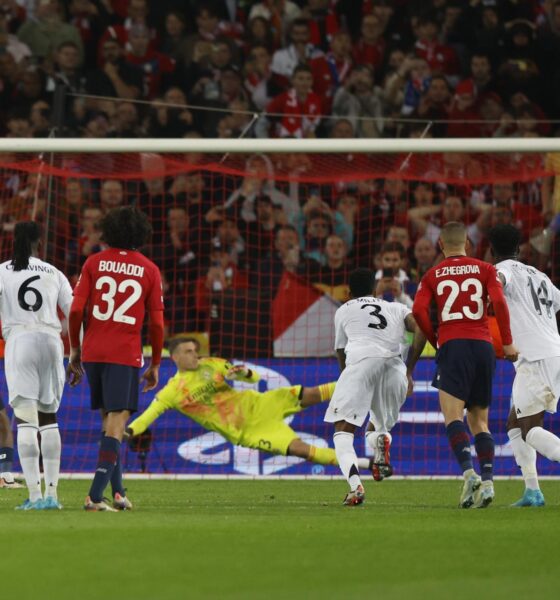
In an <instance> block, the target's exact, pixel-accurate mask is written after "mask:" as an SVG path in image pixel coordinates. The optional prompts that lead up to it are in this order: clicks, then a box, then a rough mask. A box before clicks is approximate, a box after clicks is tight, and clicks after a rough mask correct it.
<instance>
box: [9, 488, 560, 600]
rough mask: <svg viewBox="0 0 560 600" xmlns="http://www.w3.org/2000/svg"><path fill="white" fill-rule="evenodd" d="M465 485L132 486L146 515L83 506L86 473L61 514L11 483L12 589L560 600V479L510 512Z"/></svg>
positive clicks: (14, 594)
mask: <svg viewBox="0 0 560 600" xmlns="http://www.w3.org/2000/svg"><path fill="white" fill-rule="evenodd" d="M459 486H460V483H459V482H458V481H386V482H383V483H377V484H376V483H374V482H369V483H368V485H367V488H366V492H367V494H368V496H367V503H366V504H365V505H364V506H361V507H353V508H349V507H343V506H341V505H340V501H341V499H342V497H343V495H344V493H345V490H346V483H345V482H343V481H325V482H322V481H268V482H267V481H262V482H261V481H233V480H230V481H204V480H203V481H198V480H197V481H132V482H130V486H129V495H130V497H131V499H132V500H133V501H134V503H135V510H134V511H131V512H126V513H118V514H116V513H85V512H84V511H83V510H82V509H81V504H82V502H83V498H84V495H85V491H86V490H87V482H85V481H63V482H61V486H60V498H61V501H62V502H63V503H64V504H65V509H64V510H63V511H60V512H33V511H30V512H26V513H21V512H19V511H17V512H16V511H14V510H13V507H14V506H15V505H16V504H17V503H19V502H20V501H22V500H23V499H24V498H25V497H26V494H25V493H24V491H23V490H22V491H21V492H20V491H14V490H10V491H7V490H0V492H1V493H0V525H1V529H0V557H1V560H0V565H1V569H0V572H1V573H2V587H1V592H0V597H2V598H6V599H12V598H13V599H17V600H24V599H25V600H26V599H28V598H29V599H31V598H33V599H35V598H45V599H47V600H50V598H55V599H60V600H66V599H70V598H72V599H77V600H87V599H90V598H95V599H99V598H102V597H103V596H107V597H111V598H118V599H123V600H124V599H129V598H136V599H148V598H149V599H154V600H166V599H170V598H174V599H175V598H177V599H179V598H180V599H187V598H188V599H190V598H219V599H222V598H223V599H236V600H242V599H251V598H263V599H265V598H266V599H270V600H275V599H284V598H286V599H292V598H305V599H311V600H314V599H317V600H319V599H321V600H325V599H330V598H368V597H369V598H380V599H385V598H403V599H404V598H431V599H433V598H437V599H439V598H442V599H443V598H446V599H447V598H456V599H462V598H469V599H486V598H488V599H490V598H492V599H501V598H508V600H510V599H517V598H539V599H543V598H558V595H559V592H558V582H559V579H560V575H559V574H560V569H559V568H558V556H559V553H560V482H544V484H543V486H542V488H543V492H544V493H545V496H546V499H547V506H546V507H545V508H542V509H511V508H509V507H508V505H509V504H510V503H511V502H512V501H514V500H516V499H517V497H518V496H519V494H520V492H521V490H522V487H523V485H522V483H521V482H518V481H507V482H503V481H499V482H497V484H496V491H497V498H496V502H495V503H494V504H493V505H492V506H491V507H490V508H488V509H486V510H474V509H471V510H459V509H456V508H454V507H455V505H456V503H457V500H458V494H459Z"/></svg>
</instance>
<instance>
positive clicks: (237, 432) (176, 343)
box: [126, 337, 373, 470]
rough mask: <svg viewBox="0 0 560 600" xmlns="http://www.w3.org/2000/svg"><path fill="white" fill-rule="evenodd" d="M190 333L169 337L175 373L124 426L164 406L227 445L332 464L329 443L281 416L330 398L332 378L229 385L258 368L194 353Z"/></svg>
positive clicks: (146, 420) (137, 424) (141, 426)
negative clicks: (307, 436) (306, 383)
mask: <svg viewBox="0 0 560 600" xmlns="http://www.w3.org/2000/svg"><path fill="white" fill-rule="evenodd" d="M198 350H199V345H198V342H197V340H195V339H194V338H188V337H180V338H175V339H173V340H171V342H170V343H169V353H170V355H171V359H172V360H173V362H174V363H175V364H176V365H177V373H176V375H174V376H173V377H171V378H170V379H169V381H168V382H167V384H166V385H165V387H163V388H162V389H161V390H160V391H159V392H158V394H157V395H156V397H155V399H154V400H153V401H152V403H151V404H150V406H148V408H147V409H146V410H145V411H144V412H143V413H142V414H141V415H140V416H139V417H138V418H136V419H135V420H134V421H132V423H130V425H129V426H128V428H127V430H126V431H127V433H128V434H129V435H130V436H136V435H140V434H141V433H143V432H144V431H145V430H146V429H147V428H148V427H149V426H150V424H151V423H153V422H154V421H155V420H156V419H157V418H158V417H159V416H160V415H161V414H163V413H164V412H165V411H166V410H168V409H175V410H178V411H179V412H181V413H183V414H184V415H186V416H187V417H190V418H191V419H193V420H194V421H196V422H197V423H199V424H200V425H202V426H203V427H204V428H205V429H209V430H210V431H216V432H217V433H219V434H220V435H222V436H223V437H225V438H226V439H227V440H228V441H229V442H231V443H232V444H236V445H239V446H245V447H247V448H256V449H258V450H264V451H265V452H271V453H273V454H283V455H284V456H286V455H287V456H299V457H300V458H304V459H305V460H308V461H311V462H314V463H319V464H321V465H337V464H338V463H337V460H336V455H335V451H334V450H333V449H332V448H318V447H317V446H311V445H310V444H306V443H305V442H304V441H302V440H301V439H300V438H299V437H298V435H297V433H296V432H295V431H294V430H293V429H292V428H291V427H289V426H288V425H287V424H286V423H285V422H284V418H285V417H287V416H288V415H292V414H294V413H297V412H299V411H300V410H302V409H304V408H306V407H308V406H312V405H313V404H318V403H319V402H324V401H326V400H329V399H330V397H331V396H332V393H333V391H334V386H335V383H334V382H333V383H325V384H322V385H319V386H317V387H309V388H304V387H302V386H301V385H294V386H291V387H284V388H278V389H276V390H271V391H269V392H264V393H260V392H256V391H254V390H244V391H238V390H234V389H233V388H232V387H231V386H230V385H229V384H228V383H226V379H229V380H232V379H235V380H237V381H245V382H247V383H256V382H257V381H258V380H259V376H258V374H257V373H255V372H254V371H252V370H251V369H249V368H247V367H245V366H244V365H235V366H233V365H232V364H231V363H229V362H228V361H226V360H224V359H223V358H202V359H200V358H199V356H198ZM358 466H359V467H360V468H362V469H370V470H371V469H372V467H373V463H372V460H371V459H368V458H362V459H359V462H358Z"/></svg>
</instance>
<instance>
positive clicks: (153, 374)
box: [140, 365, 159, 392]
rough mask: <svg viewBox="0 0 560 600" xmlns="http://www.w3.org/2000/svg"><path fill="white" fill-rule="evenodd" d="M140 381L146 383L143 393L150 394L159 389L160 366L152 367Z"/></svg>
mask: <svg viewBox="0 0 560 600" xmlns="http://www.w3.org/2000/svg"><path fill="white" fill-rule="evenodd" d="M140 380H141V381H143V382H144V387H143V388H142V391H143V392H149V391H150V390H153V389H154V388H156V387H157V384H158V382H159V365H150V366H149V367H148V368H147V369H146V370H145V371H144V374H143V375H142V377H140Z"/></svg>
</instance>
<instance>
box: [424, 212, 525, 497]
mask: <svg viewBox="0 0 560 600" xmlns="http://www.w3.org/2000/svg"><path fill="white" fill-rule="evenodd" d="M466 244H467V232H466V228H465V226H464V225H463V223H458V222H456V221H451V222H449V223H447V224H446V225H445V226H444V227H443V229H442V230H441V234H440V240H439V245H440V247H441V250H442V252H443V254H444V256H445V260H443V261H442V262H440V263H439V264H438V265H437V266H435V267H432V268H431V269H430V270H429V271H428V272H427V273H426V274H425V275H424V277H422V281H421V282H420V285H419V287H418V291H417V293H416V298H415V300H414V306H413V308H412V314H413V315H414V318H415V319H416V322H417V323H418V325H419V326H420V328H421V329H422V331H423V332H424V334H425V335H426V337H427V338H428V340H429V341H430V342H431V343H432V345H433V346H434V347H435V348H438V352H437V358H436V362H437V374H436V377H435V379H434V383H433V385H434V386H435V387H437V388H438V389H439V402H440V406H441V412H442V413H443V416H444V419H445V426H446V429H447V436H448V438H449V443H450V445H451V448H452V450H453V452H454V454H455V457H456V458H457V462H458V463H459V465H460V467H461V469H462V471H463V477H464V478H465V483H464V485H463V491H462V493H461V499H460V503H459V506H460V507H461V508H470V507H471V506H475V507H477V508H484V507H486V506H488V505H489V504H490V503H491V502H492V500H493V498H494V485H493V462H494V440H493V438H492V434H491V433H490V431H489V429H488V409H489V406H490V402H491V400H492V378H493V375H494V367H495V362H496V356H495V354H494V348H493V345H492V336H491V335H490V331H489V328H488V317H487V311H486V308H487V307H486V304H487V298H488V296H489V297H490V300H491V301H492V304H493V306H494V312H495V314H496V319H497V322H498V326H499V329H500V333H501V336H502V340H503V341H504V355H505V357H506V358H507V359H508V360H511V361H515V360H517V350H516V348H515V346H514V345H513V343H512V339H511V332H510V325H509V311H508V307H507V304H506V300H505V298H504V293H503V290H502V285H501V283H500V280H499V279H498V275H497V273H496V269H495V268H494V267H493V266H492V265H490V264H489V263H485V262H483V261H481V260H477V259H475V258H468V257H467V256H466ZM432 299H435V302H436V305H437V312H438V321H439V328H438V334H437V337H436V334H435V333H434V329H433V327H432V323H431V320H430V303H431V301H432ZM465 408H466V409H467V422H468V424H469V428H470V430H471V433H472V434H473V436H474V445H475V449H476V454H477V456H478V460H479V463H480V470H481V477H479V476H478V475H477V474H476V473H475V471H474V469H473V463H472V459H471V449H470V448H471V446H470V439H469V435H468V433H467V429H466V427H465V423H464V417H463V414H464V410H465Z"/></svg>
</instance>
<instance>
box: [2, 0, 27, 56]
mask: <svg viewBox="0 0 560 600" xmlns="http://www.w3.org/2000/svg"><path fill="white" fill-rule="evenodd" d="M1 8H2V10H0V50H2V52H3V53H7V54H10V55H11V56H12V57H13V58H14V60H15V61H16V63H17V64H21V65H25V64H28V62H29V60H30V59H31V58H32V56H33V54H32V52H31V49H30V48H29V46H28V45H27V44H24V43H23V42H22V41H20V40H19V39H18V37H17V36H16V35H14V34H13V33H10V32H9V23H8V15H7V14H6V12H5V11H6V6H2V7H1Z"/></svg>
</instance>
